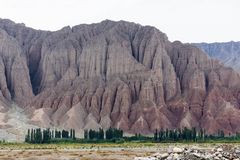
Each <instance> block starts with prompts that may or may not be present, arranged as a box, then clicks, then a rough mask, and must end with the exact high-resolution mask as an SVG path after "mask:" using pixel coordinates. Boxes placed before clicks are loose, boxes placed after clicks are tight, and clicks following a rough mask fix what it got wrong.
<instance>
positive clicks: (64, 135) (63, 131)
mask: <svg viewBox="0 0 240 160" xmlns="http://www.w3.org/2000/svg"><path fill="white" fill-rule="evenodd" d="M62 138H69V132H68V131H66V130H62Z"/></svg>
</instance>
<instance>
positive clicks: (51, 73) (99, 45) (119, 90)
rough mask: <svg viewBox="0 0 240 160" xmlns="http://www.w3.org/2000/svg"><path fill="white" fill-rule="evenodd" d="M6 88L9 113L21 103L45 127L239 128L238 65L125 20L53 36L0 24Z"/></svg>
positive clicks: (0, 73) (0, 66)
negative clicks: (172, 40)
mask: <svg viewBox="0 0 240 160" xmlns="http://www.w3.org/2000/svg"><path fill="white" fill-rule="evenodd" d="M0 90H1V93H0V100H1V103H2V105H1V106H2V110H1V112H2V114H4V113H6V112H7V110H9V109H10V104H13V103H14V104H16V105H18V106H20V107H21V108H23V109H24V114H26V115H27V116H28V118H29V120H28V121H29V123H30V124H32V125H38V126H42V127H53V126H54V127H59V128H66V129H69V128H75V129H76V130H77V132H79V133H80V132H82V131H83V129H88V128H92V129H98V128H99V127H103V128H108V127H110V126H111V127H117V128H122V129H123V130H124V131H126V132H129V133H143V134H148V133H152V132H154V131H155V129H161V128H169V129H173V128H182V127H188V128H191V127H196V128H204V129H205V130H206V131H207V132H208V133H217V132H218V130H223V131H224V132H225V133H235V132H239V131H240V125H239V124H240V108H239V107H240V105H239V102H240V94H239V93H240V77H239V75H238V74H237V73H236V72H235V71H234V70H233V69H232V68H230V67H225V66H224V65H222V64H221V63H219V62H218V61H217V60H214V59H211V58H209V57H208V56H207V55H206V54H205V53H204V52H202V51H201V50H200V49H198V48H197V47H195V46H193V45H191V44H182V43H181V42H179V41H176V42H173V43H172V42H170V41H169V40H168V38H167V36H166V34H164V33H162V32H161V31H159V30H158V29H156V28H154V27H151V26H141V25H139V24H135V23H130V22H126V21H118V22H115V21H110V20H105V21H102V22H100V23H96V24H81V25H78V26H74V27H72V28H71V27H64V28H62V29H61V30H58V31H54V32H50V31H41V30H35V29H32V28H29V27H26V26H25V25H24V24H17V23H14V22H12V21H10V20H6V19H0ZM5 121H7V118H6V119H5ZM4 127H6V126H4V124H3V125H1V128H4Z"/></svg>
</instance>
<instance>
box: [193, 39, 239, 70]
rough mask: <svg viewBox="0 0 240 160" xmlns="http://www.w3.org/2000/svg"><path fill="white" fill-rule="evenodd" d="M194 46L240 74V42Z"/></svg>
mask: <svg viewBox="0 0 240 160" xmlns="http://www.w3.org/2000/svg"><path fill="white" fill-rule="evenodd" d="M193 45H195V46H197V47H199V48H200V49H202V50H203V51H204V52H206V53H207V54H208V55H209V56H210V57H212V58H216V59H218V60H220V61H221V62H223V63H224V65H226V66H229V67H232V68H234V69H235V70H236V71H238V72H240V42H233V41H231V42H223V43H194V44H193Z"/></svg>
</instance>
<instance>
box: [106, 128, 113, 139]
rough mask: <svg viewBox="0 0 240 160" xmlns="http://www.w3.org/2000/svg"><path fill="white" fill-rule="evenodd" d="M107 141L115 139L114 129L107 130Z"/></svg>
mask: <svg viewBox="0 0 240 160" xmlns="http://www.w3.org/2000/svg"><path fill="white" fill-rule="evenodd" d="M106 139H108V140H110V139H113V129H112V128H111V127H110V128H109V129H108V130H106Z"/></svg>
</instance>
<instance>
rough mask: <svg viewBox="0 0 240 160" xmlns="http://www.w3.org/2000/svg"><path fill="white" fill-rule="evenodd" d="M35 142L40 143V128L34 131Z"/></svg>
mask: <svg viewBox="0 0 240 160" xmlns="http://www.w3.org/2000/svg"><path fill="white" fill-rule="evenodd" d="M34 137H35V138H34V139H35V143H38V144H40V143H42V131H41V128H38V129H36V133H35V136H34Z"/></svg>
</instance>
